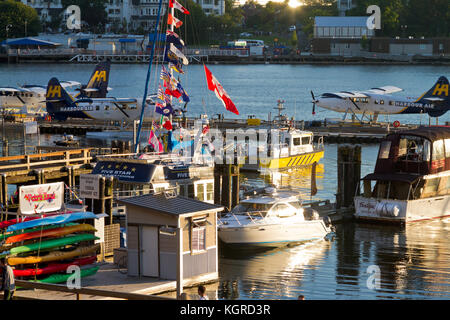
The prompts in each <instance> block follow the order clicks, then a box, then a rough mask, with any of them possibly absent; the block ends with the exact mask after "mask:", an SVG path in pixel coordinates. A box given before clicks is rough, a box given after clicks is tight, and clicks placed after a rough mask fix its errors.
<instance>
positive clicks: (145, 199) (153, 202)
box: [118, 193, 224, 215]
mask: <svg viewBox="0 0 450 320" xmlns="http://www.w3.org/2000/svg"><path fill="white" fill-rule="evenodd" d="M118 202H119V203H123V204H125V205H127V204H131V205H134V206H138V207H142V208H147V209H151V210H153V211H156V212H160V213H165V214H170V215H185V214H191V213H196V212H201V211H203V212H204V211H214V212H220V211H222V210H223V209H224V207H222V206H217V205H215V204H210V203H206V202H202V201H199V200H194V199H190V198H186V197H181V196H176V197H166V195H165V194H164V193H159V194H146V195H142V196H137V197H131V198H126V199H121V200H118Z"/></svg>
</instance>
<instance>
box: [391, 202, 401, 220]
mask: <svg viewBox="0 0 450 320" xmlns="http://www.w3.org/2000/svg"><path fill="white" fill-rule="evenodd" d="M390 213H391V216H393V217H398V214H399V213H400V208H399V207H398V205H396V204H394V205H392V207H391V210H390Z"/></svg>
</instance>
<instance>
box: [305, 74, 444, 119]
mask: <svg viewBox="0 0 450 320" xmlns="http://www.w3.org/2000/svg"><path fill="white" fill-rule="evenodd" d="M400 91H403V90H402V89H400V88H397V87H394V86H385V87H378V88H372V89H370V90H366V91H341V92H332V93H324V94H322V95H321V96H320V97H319V98H318V99H314V95H313V103H314V104H315V105H317V106H318V107H321V108H325V109H329V110H333V111H336V112H346V113H347V112H352V113H358V114H366V115H374V114H413V113H427V114H429V115H430V116H431V117H439V116H442V115H443V114H445V113H446V112H447V111H448V110H449V109H450V100H449V82H448V79H447V78H446V77H443V76H442V77H440V78H439V80H438V81H437V82H436V84H435V85H434V86H433V87H432V88H431V89H429V90H428V91H427V92H425V93H424V94H422V95H421V96H420V97H419V98H396V97H394V96H392V95H391V94H392V93H396V92H400Z"/></svg>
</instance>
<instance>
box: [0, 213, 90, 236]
mask: <svg viewBox="0 0 450 320" xmlns="http://www.w3.org/2000/svg"><path fill="white" fill-rule="evenodd" d="M96 218H97V216H96V215H95V214H94V213H92V212H74V213H67V214H60V215H56V216H50V217H45V218H41V219H36V220H31V221H26V222H22V223H17V224H13V225H11V226H9V227H8V229H6V231H7V232H10V231H16V230H22V229H28V228H33V227H40V226H48V225H50V224H62V223H68V222H72V221H77V220H83V219H96Z"/></svg>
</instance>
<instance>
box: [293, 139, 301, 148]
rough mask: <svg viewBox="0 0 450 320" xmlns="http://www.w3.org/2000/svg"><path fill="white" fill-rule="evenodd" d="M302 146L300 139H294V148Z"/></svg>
mask: <svg viewBox="0 0 450 320" xmlns="http://www.w3.org/2000/svg"><path fill="white" fill-rule="evenodd" d="M300 144H301V140H300V138H294V146H299V145H300Z"/></svg>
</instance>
